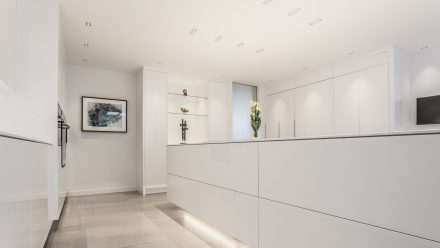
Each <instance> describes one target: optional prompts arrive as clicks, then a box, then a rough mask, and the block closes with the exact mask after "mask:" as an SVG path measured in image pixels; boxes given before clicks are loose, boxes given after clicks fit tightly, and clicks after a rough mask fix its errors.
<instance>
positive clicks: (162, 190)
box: [144, 184, 167, 195]
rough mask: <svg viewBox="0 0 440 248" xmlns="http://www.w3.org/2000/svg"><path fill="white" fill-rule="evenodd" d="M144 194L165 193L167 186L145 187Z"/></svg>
mask: <svg viewBox="0 0 440 248" xmlns="http://www.w3.org/2000/svg"><path fill="white" fill-rule="evenodd" d="M144 192H145V194H146V195H151V194H159V193H166V192H167V185H166V184H159V185H152V186H145V190H144Z"/></svg>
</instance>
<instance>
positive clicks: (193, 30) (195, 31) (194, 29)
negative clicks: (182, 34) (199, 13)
mask: <svg viewBox="0 0 440 248" xmlns="http://www.w3.org/2000/svg"><path fill="white" fill-rule="evenodd" d="M197 31H199V30H198V29H197V28H193V29H191V31H189V34H190V35H195V34H196V33H197Z"/></svg>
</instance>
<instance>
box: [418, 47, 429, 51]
mask: <svg viewBox="0 0 440 248" xmlns="http://www.w3.org/2000/svg"><path fill="white" fill-rule="evenodd" d="M428 48H429V46H422V47H421V48H420V50H425V49H428Z"/></svg>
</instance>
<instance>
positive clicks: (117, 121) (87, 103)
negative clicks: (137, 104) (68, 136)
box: [82, 96, 127, 133]
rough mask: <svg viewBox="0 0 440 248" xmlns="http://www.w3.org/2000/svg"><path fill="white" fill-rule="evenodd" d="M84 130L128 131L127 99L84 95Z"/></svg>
mask: <svg viewBox="0 0 440 248" xmlns="http://www.w3.org/2000/svg"><path fill="white" fill-rule="evenodd" d="M82 131H86V132H119V133H126V132H127V101H126V100H119V99H108V98H96V97H86V96H83V97H82Z"/></svg>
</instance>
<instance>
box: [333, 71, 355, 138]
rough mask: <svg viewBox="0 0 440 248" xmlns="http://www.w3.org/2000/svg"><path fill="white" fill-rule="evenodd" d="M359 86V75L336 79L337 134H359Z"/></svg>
mask: <svg viewBox="0 0 440 248" xmlns="http://www.w3.org/2000/svg"><path fill="white" fill-rule="evenodd" d="M358 90H359V84H358V82H357V74H356V73H352V74H348V75H345V76H341V77H337V78H335V89H334V104H335V105H334V107H335V111H334V115H335V116H334V118H335V134H336V135H340V134H357V133H359V92H358Z"/></svg>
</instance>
